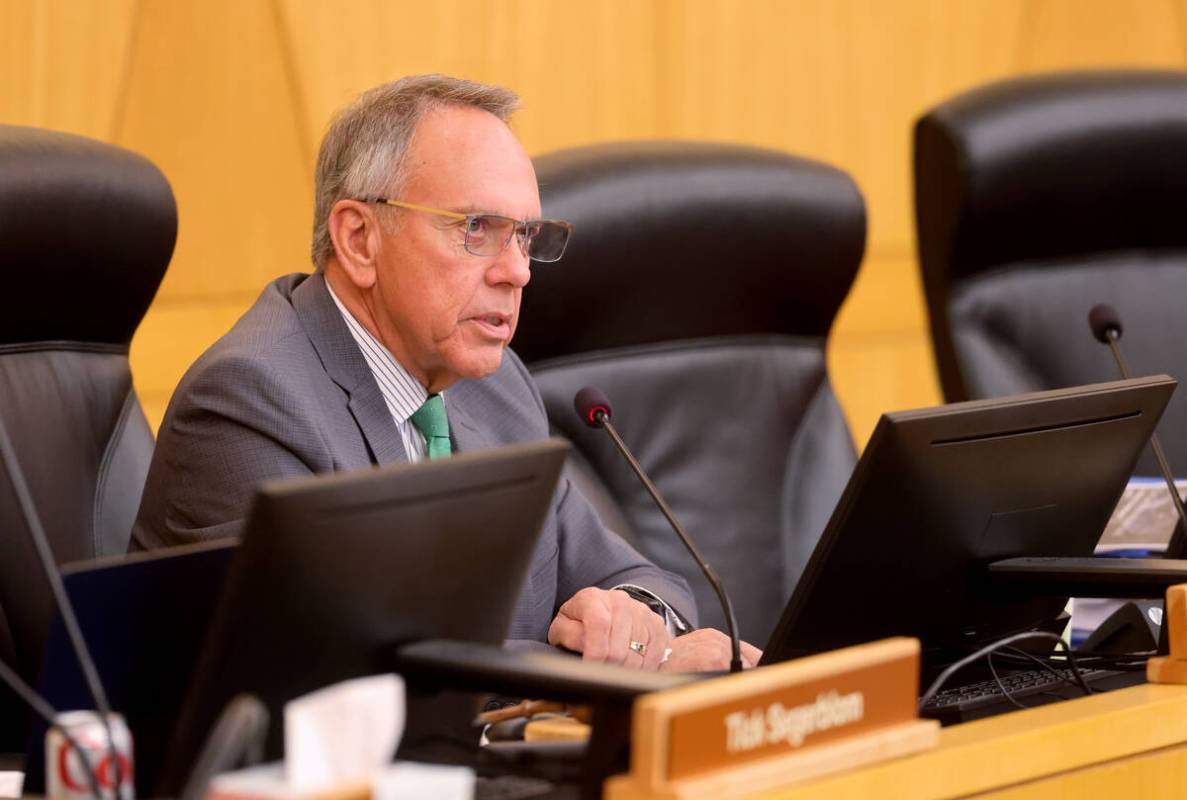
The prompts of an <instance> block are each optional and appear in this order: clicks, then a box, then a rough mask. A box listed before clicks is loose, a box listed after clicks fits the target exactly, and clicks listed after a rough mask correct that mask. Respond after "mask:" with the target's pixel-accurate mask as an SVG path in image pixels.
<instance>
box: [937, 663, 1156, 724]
mask: <svg viewBox="0 0 1187 800" xmlns="http://www.w3.org/2000/svg"><path fill="white" fill-rule="evenodd" d="M1080 675H1081V676H1082V677H1083V678H1084V682H1085V683H1087V684H1088V685H1089V687H1091V688H1095V689H1099V690H1102V691H1103V690H1106V689H1116V688H1119V687H1121V686H1128V685H1132V684H1135V683H1140V682H1142V681H1143V680H1144V679H1145V673H1144V672H1122V671H1120V670H1109V669H1081V670H1080ZM1001 681H1002V685H1003V686H1005V688H1006V690H1007V691H1008V692H1009V694H1010V697H1013V698H1014V699H1015V700H1017V701H1018V702H1019V703H1021V704H1022V705H1024V706H1032V705H1043V704H1045V703H1051V702H1055V701H1058V700H1067V699H1070V698H1073V697H1081V696H1083V694H1084V690H1083V689H1081V688H1080V685H1079V684H1078V683H1077V682H1076V679H1075V678H1074V677H1073V675H1072V671H1071V670H1070V669H1055V670H1054V672H1049V671H1047V670H1045V669H1034V670H1022V671H1019V672H1010V673H1003V674H1002V676H1001ZM1015 709H1016V706H1015V705H1014V704H1013V703H1011V702H1010V701H1009V699H1008V698H1007V697H1006V696H1005V695H1003V694H1002V691H1001V689H1000V688H999V687H998V685H997V683H996V682H995V681H993V680H992V679H991V680H987V681H980V682H978V683H970V684H967V685H965V686H957V687H954V688H952V689H945V690H943V691H941V692H938V693H937V694H936V695H935V696H934V697H933V698H931V699H930V700H929V701H928V702H927V704H926V705H925V706H923V708H921V709H920V711H919V713H920V716H923V717H929V718H931V719H938V720H940V721H941V722H944V723H949V722H963V721H967V720H969V719H977V718H979V717H986V716H991V715H993V714H1000V713H1003V712H1006V711H1013V710H1015Z"/></svg>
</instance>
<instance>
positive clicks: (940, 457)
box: [763, 375, 1175, 675]
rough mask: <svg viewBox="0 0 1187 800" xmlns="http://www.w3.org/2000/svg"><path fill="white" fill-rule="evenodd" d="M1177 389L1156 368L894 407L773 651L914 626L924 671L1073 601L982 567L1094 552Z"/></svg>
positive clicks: (786, 654) (778, 654)
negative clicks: (1024, 588)
mask: <svg viewBox="0 0 1187 800" xmlns="http://www.w3.org/2000/svg"><path fill="white" fill-rule="evenodd" d="M1174 388H1175V381H1174V380H1173V379H1171V378H1169V377H1167V376H1165V375H1161V376H1155V377H1149V378H1138V379H1134V380H1128V381H1119V382H1114V383H1102V384H1096V385H1092V386H1081V387H1076V388H1071V389H1060V390H1057V391H1051V392H1039V393H1036V394H1027V395H1019V396H1016V397H1003V398H997V399H992V400H978V401H973V402H967V403H954V404H952V405H947V406H941V407H939V408H929V409H923V410H918V411H905V412H899V413H893V414H886V415H884V416H883V417H882V418H881V419H880V420H879V421H878V425H877V427H876V428H875V429H874V433H873V435H872V436H871V437H870V440H869V443H868V444H867V445H866V449H865V451H864V452H863V453H862V456H861V459H860V461H859V462H858V465H857V468H856V469H855V470H854V473H853V475H852V477H851V478H850V480H849V484H848V486H847V487H846V489H845V492H844V493H843V494H842V496H841V499H840V501H839V502H838V504H837V507H836V509H835V510H834V512H833V515H832V518H831V519H830V520H829V523H828V525H827V526H826V528H825V531H824V533H823V535H822V536H821V538H820V541H819V543H818V544H817V546H816V549H815V550H814V551H813V553H812V557H811V558H810V559H809V561H808V565H807V566H806V567H805V569H804V573H803V576H802V577H801V578H800V581H799V583H798V584H797V585H796V588H795V590H794V592H793V593H792V596H791V598H790V600H789V601H788V604H787V607H786V609H785V610H784V613H783V617H782V619H781V620H780V621H779V624H778V626H777V627H776V628H775V631H774V633H773V634H772V636H771V639H770V641H769V642H768V644H767V647H766V650H765V652H764V655H763V663H772V662H778V661H783V660H786V659H789V658H795V657H798V656H802V655H807V654H811V653H818V652H822V651H825V650H831V649H834V648H838V647H844V646H847V645H854V644H859V643H861V642H868V641H871V640H874V639H880V638H883V637H886V636H896V635H903V636H914V637H918V638H919V639H920V641H921V642H922V645H923V649H924V653H923V658H924V674H925V675H927V674H931V673H933V672H934V670H935V669H936V668H937V667H939V666H941V665H942V664H944V663H947V662H948V661H950V660H951V659H952V658H953V657H954V656H955V655H957V654H962V653H965V652H968V648H969V647H971V646H974V645H980V644H984V643H986V642H988V641H992V640H994V639H996V638H998V637H1001V636H1005V635H1007V634H1010V633H1014V632H1019V631H1024V630H1029V629H1033V628H1036V627H1040V626H1043V625H1044V624H1046V623H1050V622H1051V621H1052V620H1054V619H1055V618H1056V617H1057V616H1058V615H1059V614H1060V612H1061V611H1062V609H1063V608H1064V606H1065V605H1066V603H1067V598H1060V597H1033V596H1019V595H1017V594H1011V593H1009V592H1007V591H1004V590H1002V589H1001V588H1000V584H996V585H995V584H994V583H993V582H992V581H991V580H990V579H989V578H988V576H987V566H988V565H989V564H990V563H991V562H993V561H997V560H1000V559H1005V558H1012V557H1020V556H1090V555H1092V552H1093V548H1094V547H1095V545H1096V543H1097V541H1098V540H1099V538H1100V536H1101V533H1102V532H1103V531H1104V528H1105V524H1106V523H1107V522H1108V519H1109V515H1110V514H1111V513H1112V510H1113V507H1114V506H1115V505H1116V503H1117V500H1118V499H1119V498H1120V496H1121V492H1122V491H1123V490H1124V488H1125V485H1126V482H1127V481H1128V479H1129V475H1130V473H1131V472H1132V471H1133V466H1134V463H1135V462H1136V461H1137V458H1138V455H1139V453H1140V452H1141V449H1142V447H1143V446H1144V445H1145V444H1146V441H1147V440H1148V439H1149V438H1150V434H1151V432H1152V431H1153V430H1154V426H1155V424H1156V423H1157V422H1158V418H1159V417H1160V416H1161V414H1162V411H1163V408H1164V407H1165V406H1166V403H1167V401H1168V400H1169V399H1170V396H1171V393H1172V392H1173V391H1174Z"/></svg>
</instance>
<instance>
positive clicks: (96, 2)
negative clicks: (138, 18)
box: [0, 0, 136, 140]
mask: <svg viewBox="0 0 1187 800" xmlns="http://www.w3.org/2000/svg"><path fill="white" fill-rule="evenodd" d="M135 8H136V2H135V0H74V1H73V2H71V1H69V0H56V2H37V3H29V2H21V0H0V122H6V123H12V124H19V125H34V126H38V127H45V128H54V129H56V130H61V131H69V132H70V133H78V134H82V135H84V136H92V137H95V138H98V139H105V140H106V139H110V138H111V134H112V124H113V122H114V119H115V115H116V113H117V110H118V108H119V107H120V100H121V89H122V86H123V82H124V79H125V77H126V67H127V55H128V50H129V39H130V34H131V30H132V24H133V21H134V19H135V17H134V11H135Z"/></svg>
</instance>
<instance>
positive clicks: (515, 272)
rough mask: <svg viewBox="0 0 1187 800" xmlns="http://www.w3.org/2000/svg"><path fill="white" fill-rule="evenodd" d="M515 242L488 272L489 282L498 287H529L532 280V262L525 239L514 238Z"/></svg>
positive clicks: (504, 251) (500, 255) (501, 254)
mask: <svg viewBox="0 0 1187 800" xmlns="http://www.w3.org/2000/svg"><path fill="white" fill-rule="evenodd" d="M513 238H514V240H515V241H513V242H511V243H510V245H509V246H508V247H507V248H506V249H505V250H503V252H502V253H500V254H499V257H498V258H496V259H495V261H494V263H493V264H491V266H490V269H488V270H487V271H486V278H487V282H488V283H491V284H494V285H498V284H500V283H508V284H511V285H512V286H514V287H515V288H516V289H522V288H523V287H524V286H527V284H528V281H529V280H531V278H532V271H531V263H532V262H531V260H530V259H529V258H528V252H527V246H526V244H525V240H524V239H523V237H520V236H515V237H513Z"/></svg>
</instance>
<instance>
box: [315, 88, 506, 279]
mask: <svg viewBox="0 0 1187 800" xmlns="http://www.w3.org/2000/svg"><path fill="white" fill-rule="evenodd" d="M442 105H458V106H470V107H472V108H477V109H481V110H482V111H486V112H489V113H491V114H494V115H495V116H496V117H498V118H499V119H501V120H503V122H506V121H507V120H508V119H510V117H511V115H512V114H513V113H515V110H516V109H517V108H518V107H519V96H518V95H516V94H515V92H513V91H511V90H510V89H504V88H502V87H500V86H488V85H486V84H482V83H477V82H475V81H467V80H463V79H461V78H451V77H449V76H447V75H412V76H409V77H407V78H400V79H399V80H398V81H392V82H391V83H385V84H383V85H382V86H376V87H375V88H374V89H369V90H367V91H365V92H363V93H362V94H361V95H359V96H358V97H357V98H355V100H354V102H352V103H350V105H348V106H346V107H345V108H343V109H342V110H341V111H339V112H338V113H337V114H335V115H334V118H333V119H332V120H331V121H330V125H329V128H327V129H326V135H325V137H324V138H323V139H322V142H321V148H320V150H319V151H318V154H317V171H316V173H315V176H314V189H313V191H314V209H313V251H312V255H313V264H314V266H316V267H317V268H318V269H319V270H320V269H321V268H322V267H324V266H325V263H326V259H327V258H329V257H330V256H331V255H332V254H333V252H334V243H333V241H332V240H331V239H330V230H329V218H330V211H331V210H333V208H334V204H335V203H337V202H338V201H339V200H343V199H346V198H358V199H362V198H370V197H396V196H398V195H399V194H400V191H401V189H402V187H403V185H404V182H405V181H406V180H407V177H408V176H407V175H406V174H404V161H405V157H406V156H407V154H408V147H409V145H410V144H411V142H412V136H413V134H414V133H415V132H416V126H417V123H419V122H420V119H421V117H422V116H424V114H425V113H426V112H427V111H429V110H431V109H433V108H436V107H438V106H442Z"/></svg>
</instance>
